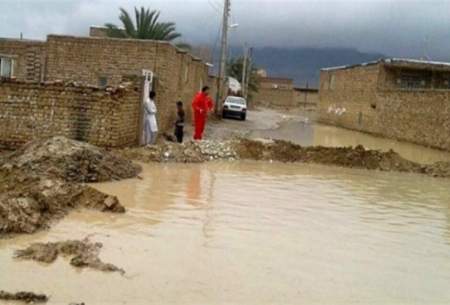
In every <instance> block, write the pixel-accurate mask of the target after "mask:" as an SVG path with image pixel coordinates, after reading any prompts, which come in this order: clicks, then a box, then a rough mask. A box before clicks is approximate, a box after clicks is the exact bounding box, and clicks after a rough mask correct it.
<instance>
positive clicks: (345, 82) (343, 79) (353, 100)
mask: <svg viewBox="0 0 450 305" xmlns="http://www.w3.org/2000/svg"><path fill="white" fill-rule="evenodd" d="M378 74H379V67H378V65H372V66H367V67H355V68H352V69H343V70H331V71H322V72H321V73H320V90H319V107H318V110H317V111H318V119H319V121H321V122H324V123H327V124H332V125H337V126H342V127H346V128H350V129H354V130H361V131H366V132H372V133H377V132H378V127H377V122H376V112H374V111H372V110H373V109H372V108H371V105H372V104H373V103H374V102H375V101H376V96H377V86H378Z"/></svg>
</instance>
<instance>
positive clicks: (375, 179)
mask: <svg viewBox="0 0 450 305" xmlns="http://www.w3.org/2000/svg"><path fill="white" fill-rule="evenodd" d="M144 169H145V171H144V173H143V180H138V179H134V180H128V181H123V182H116V183H106V184H100V185H97V187H98V188H99V189H100V190H102V191H105V192H108V193H111V194H116V195H118V196H119V198H120V199H121V202H122V203H123V204H124V205H126V207H127V209H128V210H127V213H126V214H124V215H110V214H102V213H99V212H94V211H78V212H75V213H72V214H70V215H69V216H68V217H67V218H66V219H64V220H63V221H61V222H60V223H59V224H57V225H55V226H54V227H53V228H52V229H51V230H50V231H49V232H41V233H38V234H35V235H32V236H21V237H18V238H15V239H13V240H3V241H0V266H1V268H2V275H1V276H0V287H1V288H2V289H5V290H11V291H15V290H19V289H20V290H33V291H38V292H46V293H48V294H50V295H51V296H52V298H51V301H50V302H49V304H68V303H70V302H86V304H255V305H256V304H257V305H260V304H299V303H301V304H353V303H356V304H449V303H450V290H449V289H448V287H449V285H450V233H449V232H450V212H449V211H450V206H449V204H450V192H448V186H449V180H442V179H441V180H440V179H433V178H429V177H423V176H420V175H409V174H393V173H379V172H369V171H364V170H351V169H341V168H333V167H322V166H314V165H301V164H294V165H293V164H277V163H273V164H265V163H257V162H236V163H209V164H204V165H180V164H167V165H164V164H154V165H145V167H144ZM87 235H91V236H92V237H91V238H92V239H93V240H95V241H100V242H103V244H104V248H103V249H102V253H101V258H102V259H103V260H105V261H108V262H111V263H114V264H116V265H118V266H119V267H123V268H124V269H125V270H126V271H127V276H126V277H121V276H120V275H118V274H105V273H100V272H97V271H90V270H83V271H79V270H75V269H73V268H72V267H70V266H69V265H68V264H67V262H65V261H64V259H61V260H58V261H57V262H56V263H55V264H52V265H50V266H44V265H38V264H36V263H34V262H16V261H14V260H13V259H12V258H11V256H12V252H13V250H14V249H17V248H21V247H24V246H25V245H27V244H28V243H29V242H31V241H48V240H63V239H68V238H82V237H85V236H87Z"/></svg>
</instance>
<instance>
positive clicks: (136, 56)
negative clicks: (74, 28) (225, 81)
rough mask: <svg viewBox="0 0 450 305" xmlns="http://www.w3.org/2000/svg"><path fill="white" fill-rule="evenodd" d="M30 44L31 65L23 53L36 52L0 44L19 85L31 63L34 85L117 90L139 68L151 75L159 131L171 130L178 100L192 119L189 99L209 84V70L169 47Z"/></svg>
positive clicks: (92, 41)
mask: <svg viewBox="0 0 450 305" xmlns="http://www.w3.org/2000/svg"><path fill="white" fill-rule="evenodd" d="M33 43H35V44H36V45H37V46H39V47H40V48H41V49H40V50H41V53H39V56H37V55H36V56H34V58H35V59H36V60H34V61H31V60H29V61H28V62H27V58H32V56H28V57H27V54H32V53H33V54H34V53H37V52H35V50H34V49H35V46H34V45H33V46H31V45H30V44H29V43H27V42H25V41H14V43H13V42H8V43H7V42H6V41H1V40H0V53H1V50H10V51H9V54H11V55H14V56H16V57H17V64H18V65H19V66H20V67H22V66H23V69H20V71H21V72H20V73H19V74H18V75H17V79H18V80H19V81H25V80H26V76H25V71H31V69H29V67H30V66H32V65H31V64H29V63H31V62H33V63H34V66H35V67H38V66H40V67H42V69H41V71H40V74H41V78H38V77H35V78H34V80H33V81H34V82H39V81H40V80H45V81H63V82H69V81H76V82H79V83H80V84H87V85H93V86H99V85H104V84H105V83H106V85H108V86H117V85H118V84H120V83H121V82H122V81H123V80H128V79H136V77H140V76H141V75H142V70H143V69H146V70H151V71H153V72H154V75H155V83H154V90H155V91H156V92H157V99H156V105H157V107H158V114H157V116H158V123H159V126H160V130H163V131H164V130H171V129H172V128H173V123H174V121H175V116H176V108H175V102H176V101H178V100H182V101H184V102H185V110H186V114H187V118H188V119H189V118H191V107H190V103H191V101H192V98H193V96H194V95H195V93H196V92H197V91H198V90H199V89H200V88H201V86H202V85H205V84H207V83H208V67H207V66H206V65H205V64H204V63H203V62H201V61H200V60H199V59H196V58H194V57H193V56H192V55H190V54H188V53H186V52H183V51H180V50H178V49H177V48H176V47H174V46H173V45H171V44H170V43H168V42H162V41H151V40H135V39H114V38H104V37H73V36H60V35H49V36H48V37H47V42H39V43H36V42H33ZM10 45H11V46H10ZM13 47H14V48H13ZM38 59H40V60H38ZM36 71H37V69H36ZM33 73H34V74H35V75H37V74H38V72H33Z"/></svg>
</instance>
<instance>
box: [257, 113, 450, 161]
mask: <svg viewBox="0 0 450 305" xmlns="http://www.w3.org/2000/svg"><path fill="white" fill-rule="evenodd" d="M252 136H253V137H255V138H259V137H262V138H271V139H272V138H273V139H283V140H288V141H292V142H294V143H297V144H300V145H303V146H312V145H322V146H328V147H341V146H357V145H363V146H364V147H366V148H369V149H379V150H382V151H388V150H389V149H393V150H394V151H396V152H398V153H399V154H400V155H401V156H402V157H404V158H406V159H408V160H411V161H415V162H418V163H424V164H431V163H434V162H437V161H450V153H449V152H446V151H441V150H437V149H432V148H427V147H424V146H421V145H416V144H413V143H408V142H402V141H396V140H393V139H387V138H382V137H377V136H373V135H370V134H367V133H363V132H358V131H353V130H349V129H344V128H339V127H335V126H328V125H322V124H318V123H314V122H313V120H311V119H307V118H306V116H305V117H304V118H303V120H290V121H286V122H282V123H281V124H280V126H279V128H277V129H266V130H255V131H253V132H252Z"/></svg>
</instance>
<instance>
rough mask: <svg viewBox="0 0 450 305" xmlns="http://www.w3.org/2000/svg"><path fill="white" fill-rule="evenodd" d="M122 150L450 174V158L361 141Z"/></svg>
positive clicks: (139, 156)
mask: <svg viewBox="0 0 450 305" xmlns="http://www.w3.org/2000/svg"><path fill="white" fill-rule="evenodd" d="M118 153H119V154H120V155H122V156H123V157H125V158H129V159H132V160H139V161H141V162H183V163H195V162H205V161H211V160H236V159H249V160H262V161H269V160H272V161H280V162H304V163H318V164H325V165H336V166H342V167H350V168H362V169H370V170H381V171H398V172H411V173H420V174H426V175H429V176H434V177H450V162H437V163H435V164H433V165H422V164H419V163H416V162H412V161H409V160H406V159H404V158H402V157H401V156H400V155H399V154H397V153H396V152H394V151H392V150H390V151H388V152H382V151H379V150H369V149H365V148H364V147H363V146H361V145H359V146H356V147H323V146H308V147H303V146H300V145H297V144H294V143H292V142H288V141H282V140H275V141H258V140H250V139H245V138H241V139H234V140H229V141H222V142H217V141H201V142H187V143H184V144H176V143H165V144H161V145H157V146H148V147H144V148H129V149H124V150H120V151H118Z"/></svg>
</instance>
